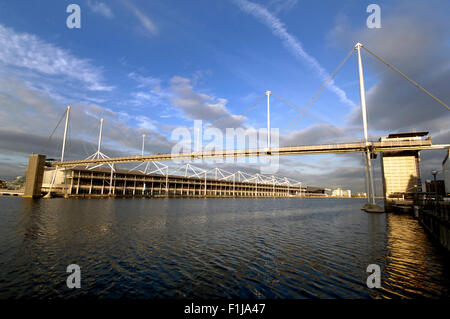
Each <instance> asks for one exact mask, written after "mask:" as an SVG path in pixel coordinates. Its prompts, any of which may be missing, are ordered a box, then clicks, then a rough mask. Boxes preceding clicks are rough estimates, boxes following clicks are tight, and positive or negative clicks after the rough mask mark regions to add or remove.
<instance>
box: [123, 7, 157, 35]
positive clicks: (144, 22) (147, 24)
mask: <svg viewBox="0 0 450 319" xmlns="http://www.w3.org/2000/svg"><path fill="white" fill-rule="evenodd" d="M122 3H123V4H124V5H125V6H126V7H127V8H128V10H130V11H131V13H133V15H134V16H135V17H136V18H137V19H138V20H139V22H140V23H141V26H142V27H143V28H144V29H145V30H146V31H147V32H148V34H150V35H157V34H158V28H157V27H156V25H155V24H154V23H153V21H152V20H151V19H150V18H149V17H148V16H146V15H145V14H144V13H143V12H141V11H140V10H139V9H138V8H137V7H136V6H135V5H134V4H133V3H132V2H131V1H122Z"/></svg>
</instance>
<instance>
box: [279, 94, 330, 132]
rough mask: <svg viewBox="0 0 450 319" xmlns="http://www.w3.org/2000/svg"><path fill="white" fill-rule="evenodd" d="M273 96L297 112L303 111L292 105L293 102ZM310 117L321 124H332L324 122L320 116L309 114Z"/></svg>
mask: <svg viewBox="0 0 450 319" xmlns="http://www.w3.org/2000/svg"><path fill="white" fill-rule="evenodd" d="M272 95H273V96H275V97H276V98H277V99H279V100H280V101H282V102H284V103H286V104H287V105H289V106H290V107H292V108H293V109H296V110H297V111H299V112H301V111H302V109H301V108H300V107H298V106H297V105H295V104H294V103H292V102H289V101H288V100H286V99H285V98H283V97H281V96H279V95H278V94H276V93H274V92H272ZM308 115H309V116H310V117H312V118H314V119H315V120H318V121H319V122H324V123H326V124H331V123H329V122H327V121H326V120H323V119H321V118H319V117H318V116H315V115H313V114H308Z"/></svg>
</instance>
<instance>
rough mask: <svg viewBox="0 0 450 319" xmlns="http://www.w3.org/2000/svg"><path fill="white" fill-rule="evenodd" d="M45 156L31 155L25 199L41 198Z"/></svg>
mask: <svg viewBox="0 0 450 319" xmlns="http://www.w3.org/2000/svg"><path fill="white" fill-rule="evenodd" d="M44 166H45V155H39V154H31V155H30V157H29V158H28V168H27V175H26V181H25V192H24V194H23V196H24V197H41V188H42V179H43V178H44Z"/></svg>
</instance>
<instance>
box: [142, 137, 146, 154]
mask: <svg viewBox="0 0 450 319" xmlns="http://www.w3.org/2000/svg"><path fill="white" fill-rule="evenodd" d="M144 143H145V134H142V156H144Z"/></svg>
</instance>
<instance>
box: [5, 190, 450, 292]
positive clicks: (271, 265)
mask: <svg viewBox="0 0 450 319" xmlns="http://www.w3.org/2000/svg"><path fill="white" fill-rule="evenodd" d="M363 203H364V201H363V200H358V199H347V200H346V199H133V200H130V199H123V200H122V199H115V200H113V199H47V200H45V199H42V200H26V199H21V198H15V197H0V298H21V297H22V298H23V297H25V298H72V297H78V296H95V297H103V298H120V297H122V298H123V297H124V298H186V297H189V298H190V297H200V298H399V297H406V298H414V297H419V296H425V297H431V298H441V297H446V298H448V297H449V288H450V283H449V278H450V276H449V270H450V262H449V259H448V257H446V254H445V253H444V252H443V251H442V250H441V249H439V247H437V246H436V245H435V244H434V243H432V242H431V240H430V237H429V236H428V235H427V234H426V233H424V231H423V229H422V227H421V226H420V225H419V224H418V222H417V221H416V220H414V219H413V218H412V217H410V216H407V215H394V214H367V213H364V212H362V211H361V210H360V207H361V206H362V204H363ZM73 263H76V264H78V265H79V266H80V267H81V289H73V290H71V289H69V288H67V286H66V279H67V276H68V275H69V274H67V273H66V267H67V266H68V265H69V264H73ZM369 264H378V265H380V267H381V270H382V287H381V289H369V288H367V286H366V279H367V276H368V275H369V274H368V273H366V267H367V266H368V265H369Z"/></svg>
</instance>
